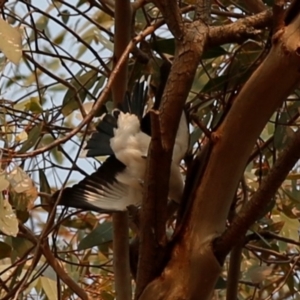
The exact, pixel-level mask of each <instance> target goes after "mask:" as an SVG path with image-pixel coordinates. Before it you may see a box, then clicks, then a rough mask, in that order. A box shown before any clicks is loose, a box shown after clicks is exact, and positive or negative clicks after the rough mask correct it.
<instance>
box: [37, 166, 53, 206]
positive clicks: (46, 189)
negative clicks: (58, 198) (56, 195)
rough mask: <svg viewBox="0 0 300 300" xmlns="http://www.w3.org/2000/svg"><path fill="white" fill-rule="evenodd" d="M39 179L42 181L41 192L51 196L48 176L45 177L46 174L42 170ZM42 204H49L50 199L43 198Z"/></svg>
mask: <svg viewBox="0 0 300 300" xmlns="http://www.w3.org/2000/svg"><path fill="white" fill-rule="evenodd" d="M39 179H40V191H41V192H43V193H48V194H51V188H50V185H49V182H48V180H47V176H46V175H45V172H44V170H42V169H39ZM41 203H42V204H48V199H47V198H46V197H43V196H41Z"/></svg>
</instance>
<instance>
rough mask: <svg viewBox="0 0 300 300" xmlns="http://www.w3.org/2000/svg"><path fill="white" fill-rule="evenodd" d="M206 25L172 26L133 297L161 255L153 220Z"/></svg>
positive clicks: (162, 201) (160, 207) (163, 199)
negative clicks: (171, 53)
mask: <svg viewBox="0 0 300 300" xmlns="http://www.w3.org/2000/svg"><path fill="white" fill-rule="evenodd" d="M165 2H167V1H160V4H161V5H160V8H161V9H164V10H162V14H163V15H164V17H165V18H166V22H167V24H168V26H169V27H170V26H173V22H174V21H175V20H176V18H175V17H174V15H172V16H171V17H169V12H168V10H170V8H169V7H168V8H167V7H166V6H164V5H165V4H166V3H165ZM168 3H169V2H168ZM176 26H177V25H176ZM207 29H208V27H207V26H206V25H205V24H203V22H202V21H201V20H198V21H195V22H194V23H192V24H187V25H186V26H185V27H184V28H180V29H179V28H178V27H177V29H176V30H180V31H181V33H183V32H184V35H183V37H184V38H183V39H182V41H180V40H178V47H177V51H176V54H175V58H174V62H173V66H172V68H171V73H170V76H169V78H168V81H167V85H166V87H165V91H164V94H163V98H162V103H161V106H160V109H159V114H158V118H157V117H156V116H155V117H154V118H153V120H154V124H156V125H155V127H154V128H153V129H154V132H157V133H160V134H158V135H154V136H153V139H152V142H151V144H150V149H149V157H148V165H147V179H146V182H147V185H146V187H147V190H146V193H145V197H144V201H143V205H142V215H141V228H142V230H141V244H140V257H139V265H138V270H139V271H138V277H137V298H138V297H139V295H140V294H141V293H142V292H143V290H144V288H145V286H146V285H147V284H148V283H149V282H150V281H151V280H153V279H154V278H155V277H156V276H158V275H159V272H161V270H160V269H159V268H158V267H159V266H158V265H157V264H154V263H153V262H154V261H156V260H158V261H159V262H161V259H163V256H161V254H160V253H159V251H158V250H160V249H161V247H162V246H163V243H164V234H160V233H159V232H161V228H157V231H158V236H154V237H151V235H153V232H154V230H155V228H156V227H155V226H154V225H153V222H154V221H155V222H157V221H158V224H160V225H161V224H164V222H165V215H163V216H161V214H163V213H164V212H165V209H164V207H166V203H167V197H168V186H169V178H170V165H171V159H172V152H173V145H174V141H175V136H176V132H177V128H178V124H179V120H180V117H181V114H182V109H183V106H184V103H185V100H186V98H187V96H188V93H189V90H190V87H191V85H192V83H193V80H194V76H195V72H196V70H197V67H198V64H199V61H200V57H201V55H202V53H203V49H204V45H205V42H206V35H207ZM176 30H175V31H176ZM177 35H178V32H177ZM157 119H158V120H157ZM158 219H159V220H158ZM163 230H164V229H163ZM151 241H152V242H151ZM158 257H159V258H158ZM160 267H161V264H160ZM142 298H143V296H142ZM154 298H156V296H155V297H154ZM154 298H152V299H154ZM157 299H158V298H157Z"/></svg>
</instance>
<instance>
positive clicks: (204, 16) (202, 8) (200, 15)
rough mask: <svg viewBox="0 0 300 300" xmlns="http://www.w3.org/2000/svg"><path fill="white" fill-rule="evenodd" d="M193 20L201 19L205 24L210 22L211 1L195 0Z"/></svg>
mask: <svg viewBox="0 0 300 300" xmlns="http://www.w3.org/2000/svg"><path fill="white" fill-rule="evenodd" d="M195 7H196V9H195V17H194V20H199V19H201V20H202V21H203V22H204V23H206V24H207V25H208V24H209V23H210V14H211V1H210V0H197V2H196V5H195Z"/></svg>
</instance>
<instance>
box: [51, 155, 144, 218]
mask: <svg viewBox="0 0 300 300" xmlns="http://www.w3.org/2000/svg"><path fill="white" fill-rule="evenodd" d="M124 169H125V166H124V164H123V163H122V162H120V161H119V160H118V159H117V158H116V157H115V156H110V157H109V158H108V159H107V160H106V161H105V162H104V163H103V164H102V165H101V166H100V168H99V169H98V170H97V171H96V172H95V173H93V174H91V175H89V176H87V177H86V178H84V179H83V180H82V181H80V182H79V183H77V184H75V185H74V186H72V187H67V188H65V189H63V190H62V191H61V196H60V201H59V205H64V206H66V207H74V208H80V209H84V210H94V211H100V212H114V211H124V210H126V208H127V207H128V206H129V205H138V204H140V202H141V200H142V194H141V192H139V191H135V190H133V189H132V188H131V187H130V186H129V185H126V184H124V183H121V182H119V181H118V180H117V179H116V177H117V174H119V173H122V172H123V171H124ZM59 194H60V191H57V192H56V193H54V194H53V196H52V199H53V201H55V200H56V199H57V197H58V196H59Z"/></svg>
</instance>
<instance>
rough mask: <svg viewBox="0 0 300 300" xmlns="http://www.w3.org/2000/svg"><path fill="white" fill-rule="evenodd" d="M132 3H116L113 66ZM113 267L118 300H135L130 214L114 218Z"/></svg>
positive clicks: (123, 75) (122, 75)
mask: <svg viewBox="0 0 300 300" xmlns="http://www.w3.org/2000/svg"><path fill="white" fill-rule="evenodd" d="M131 15H132V14H131V4H130V0H115V46H114V65H116V64H117V63H118V61H119V60H120V58H121V57H122V54H123V53H124V50H125V49H126V47H127V45H128V44H129V42H130V39H131ZM127 70H128V56H127V57H126V59H125V61H124V63H123V65H121V66H120V68H119V70H118V73H117V74H116V78H115V80H114V82H113V85H112V94H113V102H114V107H118V106H119V104H121V103H122V102H123V100H124V98H125V93H126V89H127V73H128V71H127ZM112 220H113V259H114V260H113V266H114V275H115V290H116V299H117V300H130V299H132V295H131V294H132V292H131V276H130V265H129V235H128V233H129V222H128V212H127V211H126V212H117V213H114V214H113V219H112Z"/></svg>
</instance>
